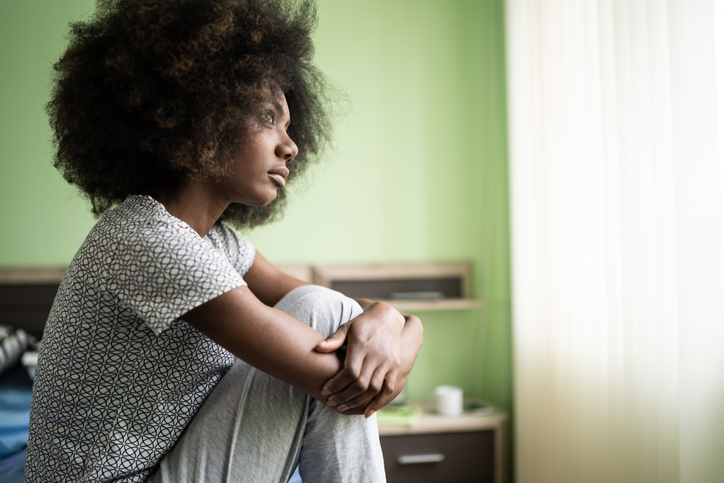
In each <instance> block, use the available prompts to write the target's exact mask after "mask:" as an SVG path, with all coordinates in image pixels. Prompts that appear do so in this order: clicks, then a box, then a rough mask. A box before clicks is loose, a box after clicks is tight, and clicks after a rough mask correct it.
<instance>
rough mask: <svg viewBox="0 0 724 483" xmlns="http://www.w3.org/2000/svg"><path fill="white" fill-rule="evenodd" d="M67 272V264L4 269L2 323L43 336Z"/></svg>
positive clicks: (1, 274) (0, 303) (0, 296)
mask: <svg viewBox="0 0 724 483" xmlns="http://www.w3.org/2000/svg"><path fill="white" fill-rule="evenodd" d="M64 273H65V267H50V268H48V267H42V268H25V267H23V268H0V325H10V326H13V327H15V328H18V329H23V330H25V331H26V332H27V333H29V334H31V335H34V336H35V337H37V338H38V339H39V338H40V337H41V336H42V335H43V328H44V327H45V322H46V320H47V319H48V313H50V307H51V306H52V305H53V299H55V294H56V292H57V291H58V285H60V280H61V279H62V278H63V274H64Z"/></svg>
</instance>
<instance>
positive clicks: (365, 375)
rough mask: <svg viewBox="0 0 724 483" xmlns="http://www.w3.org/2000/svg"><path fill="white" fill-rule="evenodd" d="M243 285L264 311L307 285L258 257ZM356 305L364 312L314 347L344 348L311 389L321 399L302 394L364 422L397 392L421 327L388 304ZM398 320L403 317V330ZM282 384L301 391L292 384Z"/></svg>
mask: <svg viewBox="0 0 724 483" xmlns="http://www.w3.org/2000/svg"><path fill="white" fill-rule="evenodd" d="M244 280H245V281H246V282H247V283H248V284H249V289H250V290H251V292H253V294H254V295H255V296H256V297H257V298H258V299H259V300H261V301H262V302H263V303H264V304H266V305H267V306H274V305H276V303H277V302H278V301H279V300H281V298H282V297H284V295H286V294H287V293H288V292H290V291H291V290H293V289H295V288H297V287H299V286H302V285H307V283H306V282H302V281H301V280H297V279H295V278H293V277H290V276H289V275H287V274H285V273H283V272H282V271H280V270H279V269H277V268H276V267H275V266H274V265H272V264H271V263H270V262H269V261H268V260H267V259H266V258H264V257H263V256H262V255H261V253H259V252H257V253H256V257H255V259H254V263H253V264H252V266H251V268H250V269H249V271H248V272H247V273H246V275H245V276H244ZM357 302H359V303H360V305H361V306H362V308H363V309H364V310H365V312H364V313H363V314H362V315H360V316H358V317H356V318H355V319H353V320H351V321H350V322H348V323H347V324H344V325H342V326H341V328H340V330H339V331H337V332H336V333H335V334H333V335H332V336H330V337H329V338H328V339H326V340H324V339H323V338H321V336H320V339H319V343H318V344H316V345H315V349H316V351H317V352H319V353H326V354H328V355H331V354H332V353H334V352H335V351H337V350H338V349H340V348H341V347H342V345H343V344H345V343H347V345H348V349H347V352H346V356H345V360H344V365H343V366H340V371H338V372H336V373H334V374H332V375H331V376H330V377H329V378H327V379H326V380H324V381H322V384H323V385H324V387H323V388H322V385H319V386H316V387H317V388H322V392H321V397H318V396H317V395H314V394H312V393H311V392H309V391H306V390H305V392H307V393H308V394H310V395H312V396H313V397H315V398H316V399H319V400H320V401H322V402H325V403H326V404H328V405H329V406H332V407H336V409H337V410H338V411H340V412H343V413H345V414H360V413H361V411H362V410H363V409H364V410H365V414H366V415H367V416H369V415H370V414H372V413H373V412H374V411H376V410H378V409H380V408H382V407H383V406H385V405H386V404H387V403H389V402H390V401H392V400H393V399H394V398H395V397H396V396H397V395H398V394H399V393H400V391H402V388H403V387H404V385H405V383H406V382H407V378H408V377H409V375H410V371H411V370H412V366H413V364H414V362H415V358H416V357H417V353H418V351H419V350H420V347H421V346H422V323H421V322H420V319H418V318H417V317H415V316H413V315H408V314H404V313H401V312H398V311H397V310H396V309H395V308H394V307H392V306H391V305H389V304H385V303H381V302H377V303H375V302H372V301H371V300H368V299H360V300H358V301H357ZM400 315H402V316H403V317H404V324H403V325H401V324H400V322H401V319H400ZM315 333H316V332H315ZM222 345H223V344H222ZM232 352H233V351H232ZM237 356H238V357H240V358H242V359H244V360H247V359H245V358H244V357H242V356H239V355H238V354H237ZM247 362H248V361H247ZM341 369H344V370H341ZM265 372H269V371H265ZM332 376H334V377H332ZM281 379H283V378H281ZM283 380H285V381H286V382H289V383H290V384H292V385H294V386H296V387H299V388H300V389H302V390H304V389H303V388H302V387H301V386H300V385H298V384H295V383H294V382H293V381H287V380H286V379H283ZM317 382H318V381H317ZM325 383H326V384H325ZM330 395H331V397H329V398H328V396H330Z"/></svg>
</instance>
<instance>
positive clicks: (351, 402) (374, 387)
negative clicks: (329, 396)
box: [333, 368, 388, 411]
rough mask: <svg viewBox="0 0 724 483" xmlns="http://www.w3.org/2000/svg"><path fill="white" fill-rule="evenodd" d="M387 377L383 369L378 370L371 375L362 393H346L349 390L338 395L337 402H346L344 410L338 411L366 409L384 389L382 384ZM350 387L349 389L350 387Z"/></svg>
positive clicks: (386, 372)
mask: <svg viewBox="0 0 724 483" xmlns="http://www.w3.org/2000/svg"><path fill="white" fill-rule="evenodd" d="M387 375H388V371H387V370H386V369H383V368H378V369H377V370H376V371H375V372H374V374H372V377H371V378H370V380H369V384H368V385H367V388H366V389H365V390H364V391H361V392H357V393H356V394H355V393H352V392H350V393H348V394H346V393H347V391H348V390H349V388H348V389H347V390H345V391H343V392H341V393H340V396H339V400H340V401H344V400H345V399H346V402H345V403H344V409H338V410H341V411H344V410H346V409H354V408H358V407H360V406H361V407H366V406H367V405H369V404H370V403H371V402H372V400H373V399H374V398H375V397H376V396H377V395H378V394H380V392H381V391H382V390H383V388H384V382H385V376H387ZM352 386H353V385H351V386H350V387H352ZM333 397H335V398H336V397H337V395H333Z"/></svg>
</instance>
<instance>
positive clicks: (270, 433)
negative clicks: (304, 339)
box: [150, 285, 385, 483]
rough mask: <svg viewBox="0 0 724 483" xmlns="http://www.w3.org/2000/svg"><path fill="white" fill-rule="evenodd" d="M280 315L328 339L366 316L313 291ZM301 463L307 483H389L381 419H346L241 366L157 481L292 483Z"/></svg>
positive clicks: (302, 290) (328, 293)
mask: <svg viewBox="0 0 724 483" xmlns="http://www.w3.org/2000/svg"><path fill="white" fill-rule="evenodd" d="M277 308H278V309H279V310H282V311H284V312H286V313H288V314H289V315H291V316H293V317H295V318H297V319H299V320H301V321H302V322H305V323H307V324H309V325H310V326H311V327H312V328H314V329H315V330H317V331H318V332H320V333H321V334H322V335H324V336H325V337H326V336H328V335H330V334H331V333H333V332H334V331H335V330H336V329H337V327H339V325H340V324H342V323H344V322H346V321H348V320H349V319H351V318H353V317H355V316H357V315H358V314H359V313H360V312H361V309H360V307H359V305H357V303H355V302H354V301H353V300H351V299H349V298H347V297H344V296H343V295H341V294H340V293H338V292H334V291H332V290H329V289H326V288H324V287H319V286H311V285H308V286H303V287H299V288H298V289H295V290H293V291H291V292H290V293H289V294H287V295H286V296H285V297H284V298H283V299H282V300H281V301H280V302H279V303H278V304H277ZM297 462H299V465H300V473H301V475H302V480H304V481H309V482H314V483H316V482H325V481H330V482H332V481H333V482H345V481H348V482H355V483H356V482H373V483H377V482H382V481H385V476H384V465H383V462H382V452H381V450H380V444H379V436H378V433H377V423H376V420H375V418H374V416H373V417H371V418H369V419H365V418H364V417H363V416H343V415H340V414H339V413H337V412H336V411H334V410H332V409H329V408H328V407H326V406H325V405H323V404H321V403H318V402H317V401H315V400H314V399H312V398H310V397H309V396H307V395H306V394H305V393H303V392H302V391H300V390H298V389H296V388H294V387H292V386H290V385H288V384H286V383H284V382H282V381H280V380H278V379H275V378H273V377H271V376H269V375H267V374H265V373H264V372H262V371H258V370H256V369H255V368H253V367H251V366H249V365H248V364H246V363H245V362H243V361H241V360H237V361H236V363H235V364H234V365H233V366H232V368H231V369H230V370H229V372H228V373H227V374H226V375H225V376H224V377H223V378H222V379H221V381H220V382H219V384H218V385H217V386H216V388H214V390H213V391H212V392H211V394H210V395H209V397H208V398H207V400H206V401H205V402H204V404H203V405H202V406H201V409H200V410H199V412H198V414H197V415H196V416H195V417H194V419H193V420H192V421H191V423H190V424H189V427H188V428H187V429H186V431H184V433H183V434H182V435H181V438H180V439H179V441H178V442H177V443H176V445H175V446H174V448H173V449H172V450H171V452H170V453H169V454H168V455H166V457H165V458H164V459H163V460H162V461H161V466H160V468H159V470H158V471H157V472H156V473H155V474H154V475H152V476H151V479H150V481H152V482H164V483H171V482H173V483H176V482H183V481H193V482H203V481H208V482H219V481H225V482H226V481H229V482H231V481H233V482H247V481H248V482H254V483H256V482H283V483H285V482H286V481H287V480H288V479H289V477H290V476H291V474H292V472H293V471H294V468H295V466H296V464H297Z"/></svg>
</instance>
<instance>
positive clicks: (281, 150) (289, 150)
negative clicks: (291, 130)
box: [276, 134, 299, 163]
mask: <svg viewBox="0 0 724 483" xmlns="http://www.w3.org/2000/svg"><path fill="white" fill-rule="evenodd" d="M284 137H285V139H284V140H282V142H280V143H279V144H278V145H277V150H276V151H277V152H276V155H277V156H279V157H280V158H284V161H285V162H287V163H289V162H291V160H292V159H294V158H295V157H296V156H297V154H298V153H299V148H298V147H297V145H296V144H295V143H294V141H292V138H290V137H289V136H288V135H286V134H285V136H284Z"/></svg>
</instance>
